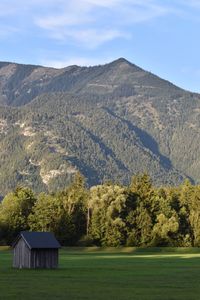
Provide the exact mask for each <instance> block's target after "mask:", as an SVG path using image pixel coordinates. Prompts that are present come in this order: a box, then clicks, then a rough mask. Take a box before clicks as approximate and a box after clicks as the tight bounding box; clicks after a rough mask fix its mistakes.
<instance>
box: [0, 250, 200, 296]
mask: <svg viewBox="0 0 200 300" xmlns="http://www.w3.org/2000/svg"><path fill="white" fill-rule="evenodd" d="M0 299H2V300H4V299H5V300H7V299H16V300H17V299H27V300H29V299H30V300H32V299H37V300H39V299H43V300H45V299H52V300H54V299H60V300H62V299H70V300H78V299H88V300H90V299H97V300H98V299H99V300H100V299H101V300H104V299H108V300H112V299H115V300H122V299H123V300H124V299H125V300H129V299H131V300H132V299H134V300H137V299H138V300H144V299H148V300H157V299H159V300H160V299H162V300H169V299H170V300H179V299H181V300H183V299H187V300H190V299H191V300H195V299H200V250H199V249H198V248H146V249H138V248H130V247H127V248H105V249H102V248H95V247H91V248H64V249H62V250H61V251H60V264H59V268H58V269H57V270H18V269H13V268H12V252H11V250H9V249H7V248H5V247H1V248H0Z"/></svg>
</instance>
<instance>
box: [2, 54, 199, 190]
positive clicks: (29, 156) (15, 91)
mask: <svg viewBox="0 0 200 300" xmlns="http://www.w3.org/2000/svg"><path fill="white" fill-rule="evenodd" d="M199 122H200V95H199V94H196V93H191V92H188V91H185V90H183V89H181V88H178V87H176V86H175V85H173V84H172V83H170V82H168V81H166V80H163V79H161V78H159V77H157V76H155V75H153V74H151V73H150V72H147V71H145V70H143V69H141V68H139V67H138V66H136V65H134V64H132V63H130V62H128V61H127V60H125V59H124V58H120V59H118V60H116V61H113V62H111V63H109V64H105V65H99V66H94V67H79V66H69V67H66V68H63V69H54V68H46V67H42V66H33V65H20V64H15V63H9V62H0V194H2V195H4V194H5V193H7V192H8V191H9V190H10V189H13V188H14V187H15V186H16V185H19V184H23V185H27V186H30V187H32V188H33V189H34V190H35V191H37V192H38V191H42V190H49V191H52V190H56V189H57V188H63V187H65V186H66V185H67V184H68V183H69V182H70V180H71V178H72V176H73V175H74V174H75V173H76V172H77V171H78V170H79V171H80V172H81V173H83V175H85V176H86V178H87V181H88V184H89V185H92V184H97V183H100V182H102V181H105V180H110V179H111V180H114V181H117V182H118V181H119V182H122V183H128V181H129V180H130V178H131V176H132V175H133V174H136V173H139V172H145V171H147V172H148V173H149V174H150V175H151V176H152V178H153V180H154V182H155V183H156V184H159V185H161V184H178V183H180V182H182V180H183V179H184V178H186V177H189V178H191V180H193V181H194V182H196V183H198V182H199V181H200V174H199V167H200V148H199V143H198V141H199V138H200V130H199V128H200V127H199Z"/></svg>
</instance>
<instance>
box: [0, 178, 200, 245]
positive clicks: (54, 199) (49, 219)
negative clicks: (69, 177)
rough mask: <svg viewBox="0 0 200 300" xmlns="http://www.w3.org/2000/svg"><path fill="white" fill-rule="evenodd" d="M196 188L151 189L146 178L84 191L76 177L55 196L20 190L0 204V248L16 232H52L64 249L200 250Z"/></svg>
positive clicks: (199, 195) (199, 191)
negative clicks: (188, 248)
mask: <svg viewBox="0 0 200 300" xmlns="http://www.w3.org/2000/svg"><path fill="white" fill-rule="evenodd" d="M199 219H200V186H199V185H192V184H191V182H190V181H189V180H188V179H186V180H185V181H184V183H182V184H181V185H179V186H176V187H172V186H163V187H156V186H154V185H153V183H152V180H151V178H150V176H149V175H147V174H141V175H135V176H133V177H132V179H131V182H130V184H129V185H127V186H124V185H121V184H118V183H113V182H105V183H103V184H101V185H96V186H92V187H91V188H88V187H86V184H85V178H84V177H83V176H82V175H81V174H80V173H77V174H76V175H75V176H74V178H73V181H72V182H71V184H70V185H68V186H67V187H66V189H63V190H61V191H56V192H55V193H44V192H43V193H40V194H35V193H34V192H33V191H32V190H31V189H30V188H26V187H22V186H19V187H17V188H16V189H15V190H14V191H13V192H10V193H8V194H7V195H6V196H5V197H4V199H3V200H2V202H1V203H0V243H1V244H2V245H5V244H11V243H12V241H13V240H14V239H15V237H16V236H17V235H18V233H19V232H20V231H23V230H31V231H51V232H53V233H54V234H55V236H56V237H57V239H58V240H59V241H60V242H61V244H62V245H65V246H71V245H76V246H92V245H97V246H122V245H123V246H137V247H152V246H176V247H191V246H200V222H199Z"/></svg>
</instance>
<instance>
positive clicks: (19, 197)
mask: <svg viewBox="0 0 200 300" xmlns="http://www.w3.org/2000/svg"><path fill="white" fill-rule="evenodd" d="M35 202H36V197H35V195H34V194H33V192H32V190H31V189H29V188H24V187H18V188H16V190H15V191H14V192H12V193H9V194H7V195H6V196H5V198H4V199H3V201H2V202H1V204H0V224H1V226H2V227H3V228H4V232H5V235H6V236H5V238H6V240H7V242H8V243H10V242H11V241H12V240H13V238H14V237H15V236H16V235H17V234H18V233H19V232H20V231H22V230H28V229H29V224H28V217H29V215H30V213H31V211H32V207H33V205H34V204H35Z"/></svg>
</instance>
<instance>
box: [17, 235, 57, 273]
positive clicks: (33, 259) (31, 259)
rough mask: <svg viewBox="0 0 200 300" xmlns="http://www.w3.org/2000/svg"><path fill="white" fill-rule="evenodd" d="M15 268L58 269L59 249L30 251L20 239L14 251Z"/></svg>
mask: <svg viewBox="0 0 200 300" xmlns="http://www.w3.org/2000/svg"><path fill="white" fill-rule="evenodd" d="M13 267H14V268H34V269H35V268H43V269H51V268H57V267H58V249H29V248H28V246H27V245H26V243H25V241H24V240H23V239H22V238H20V239H19V241H18V242H17V244H16V245H15V247H14V249H13Z"/></svg>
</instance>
